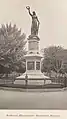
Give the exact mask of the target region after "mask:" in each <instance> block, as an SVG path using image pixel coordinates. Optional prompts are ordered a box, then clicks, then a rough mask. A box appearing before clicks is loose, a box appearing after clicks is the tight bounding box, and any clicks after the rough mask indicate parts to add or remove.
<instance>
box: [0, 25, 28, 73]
mask: <svg viewBox="0 0 67 119" xmlns="http://www.w3.org/2000/svg"><path fill="white" fill-rule="evenodd" d="M25 37H26V36H25V34H24V33H22V32H21V29H18V28H17V26H16V25H15V24H14V25H11V23H10V24H6V25H4V24H2V25H1V28H0V64H2V65H3V66H4V67H7V68H8V69H9V71H14V70H19V69H20V64H21V67H22V72H23V69H24V66H25V61H24V57H23V56H24V54H25V53H26V49H25V44H26V41H25Z"/></svg>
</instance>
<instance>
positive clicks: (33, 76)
mask: <svg viewBox="0 0 67 119" xmlns="http://www.w3.org/2000/svg"><path fill="white" fill-rule="evenodd" d="M26 74H27V76H28V83H27V84H28V85H44V83H45V81H46V79H49V77H47V76H44V74H43V73H41V72H34V71H30V72H27V73H26V72H25V73H24V74H22V75H21V76H19V77H17V78H16V80H15V82H14V84H21V85H25V76H26Z"/></svg>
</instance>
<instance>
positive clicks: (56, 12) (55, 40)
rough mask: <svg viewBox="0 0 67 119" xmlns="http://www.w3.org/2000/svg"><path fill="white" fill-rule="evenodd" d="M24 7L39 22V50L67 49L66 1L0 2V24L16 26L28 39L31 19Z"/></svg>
mask: <svg viewBox="0 0 67 119" xmlns="http://www.w3.org/2000/svg"><path fill="white" fill-rule="evenodd" d="M26 6H30V7H31V12H32V11H36V14H37V16H38V19H39V21H40V29H39V37H40V48H41V49H42V48H45V47H48V46H51V45H57V46H58V45H59V46H62V47H64V48H67V0H0V24H3V23H4V24H5V23H10V22H11V23H12V24H16V25H17V27H18V28H21V29H22V32H24V33H25V34H26V36H27V37H28V35H30V29H31V17H30V16H29V14H28V11H27V9H26Z"/></svg>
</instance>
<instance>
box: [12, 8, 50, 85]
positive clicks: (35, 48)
mask: <svg viewBox="0 0 67 119" xmlns="http://www.w3.org/2000/svg"><path fill="white" fill-rule="evenodd" d="M26 9H27V10H28V13H29V15H30V16H31V18H32V25H31V34H30V35H29V37H28V39H27V41H28V52H27V54H26V55H25V56H24V57H25V60H26V72H25V73H24V74H22V75H21V76H19V77H17V78H16V80H15V82H14V83H15V84H22V83H24V80H25V77H26V75H27V77H28V84H31V83H32V84H38V85H39V84H44V80H45V79H47V78H49V77H47V76H44V74H43V73H42V72H41V58H42V56H41V54H40V52H39V42H40V38H39V37H38V30H39V25H40V22H39V20H38V17H37V16H36V13H35V11H33V13H31V12H30V7H29V6H27V7H26Z"/></svg>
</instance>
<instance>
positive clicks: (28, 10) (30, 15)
mask: <svg viewBox="0 0 67 119" xmlns="http://www.w3.org/2000/svg"><path fill="white" fill-rule="evenodd" d="M28 11H29V15H30V16H31V17H32V14H31V12H30V9H29V10H28Z"/></svg>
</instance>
